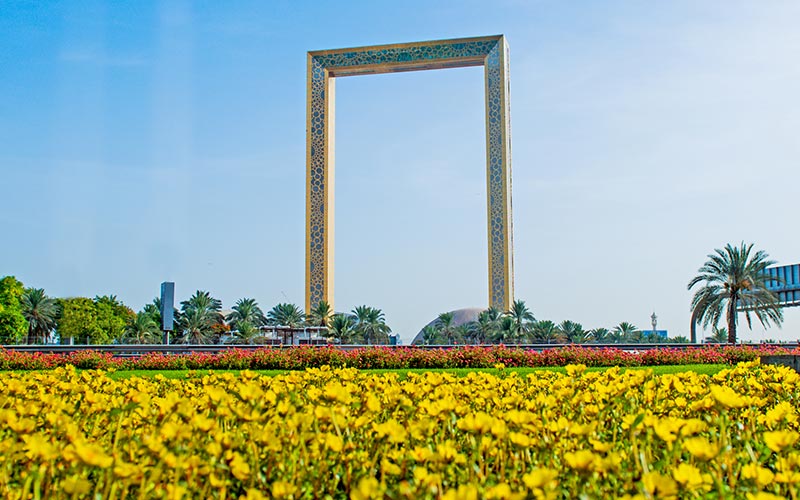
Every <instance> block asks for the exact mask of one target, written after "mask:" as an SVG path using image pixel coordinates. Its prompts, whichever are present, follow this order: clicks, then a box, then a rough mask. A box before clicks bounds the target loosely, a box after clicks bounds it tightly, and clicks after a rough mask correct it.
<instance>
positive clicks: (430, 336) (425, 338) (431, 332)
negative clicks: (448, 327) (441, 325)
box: [422, 325, 439, 345]
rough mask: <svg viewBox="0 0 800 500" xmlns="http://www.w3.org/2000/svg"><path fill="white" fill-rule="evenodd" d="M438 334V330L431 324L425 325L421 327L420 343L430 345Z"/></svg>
mask: <svg viewBox="0 0 800 500" xmlns="http://www.w3.org/2000/svg"><path fill="white" fill-rule="evenodd" d="M438 335H439V330H437V329H436V327H435V326H433V325H427V326H425V328H423V329H422V343H423V344H424V345H432V344H434V343H435V342H436V337H437V336H438Z"/></svg>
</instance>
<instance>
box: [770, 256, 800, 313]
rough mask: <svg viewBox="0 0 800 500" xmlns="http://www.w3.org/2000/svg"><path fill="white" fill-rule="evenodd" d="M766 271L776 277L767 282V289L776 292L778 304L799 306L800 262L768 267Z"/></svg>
mask: <svg viewBox="0 0 800 500" xmlns="http://www.w3.org/2000/svg"><path fill="white" fill-rule="evenodd" d="M767 272H768V273H769V275H770V277H775V278H777V280H775V281H768V282H767V289H768V290H772V291H773V292H775V293H777V294H778V301H779V302H780V306H781V307H797V306H800V264H791V265H788V266H776V267H768V268H767Z"/></svg>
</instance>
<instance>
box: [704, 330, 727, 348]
mask: <svg viewBox="0 0 800 500" xmlns="http://www.w3.org/2000/svg"><path fill="white" fill-rule="evenodd" d="M711 331H712V335H711V337H709V338H707V339H706V342H708V343H711V344H724V343H725V342H727V341H728V329H727V328H717V327H712V329H711Z"/></svg>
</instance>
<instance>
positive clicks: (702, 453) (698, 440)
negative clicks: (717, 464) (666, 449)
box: [683, 437, 719, 461]
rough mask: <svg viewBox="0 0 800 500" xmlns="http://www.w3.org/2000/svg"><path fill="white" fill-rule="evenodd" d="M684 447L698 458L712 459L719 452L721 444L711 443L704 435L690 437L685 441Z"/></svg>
mask: <svg viewBox="0 0 800 500" xmlns="http://www.w3.org/2000/svg"><path fill="white" fill-rule="evenodd" d="M683 448H684V449H685V450H686V451H688V452H689V453H691V454H692V456H693V457H694V458H697V459H698V460H703V461H707V460H711V459H712V458H714V457H716V456H717V454H719V446H717V445H715V444H711V443H710V442H709V441H708V440H707V439H705V438H702V437H694V438H689V439H687V440H685V441H684V442H683Z"/></svg>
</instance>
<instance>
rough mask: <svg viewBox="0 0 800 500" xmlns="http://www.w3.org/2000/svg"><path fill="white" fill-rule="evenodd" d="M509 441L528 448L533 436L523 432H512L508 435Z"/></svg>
mask: <svg viewBox="0 0 800 500" xmlns="http://www.w3.org/2000/svg"><path fill="white" fill-rule="evenodd" d="M508 439H509V441H511V442H512V443H513V444H515V445H517V446H520V447H522V448H527V447H528V446H530V445H531V443H532V441H531V438H529V437H528V436H526V435H525V434H523V433H521V432H512V433H510V434H509V435H508Z"/></svg>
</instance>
